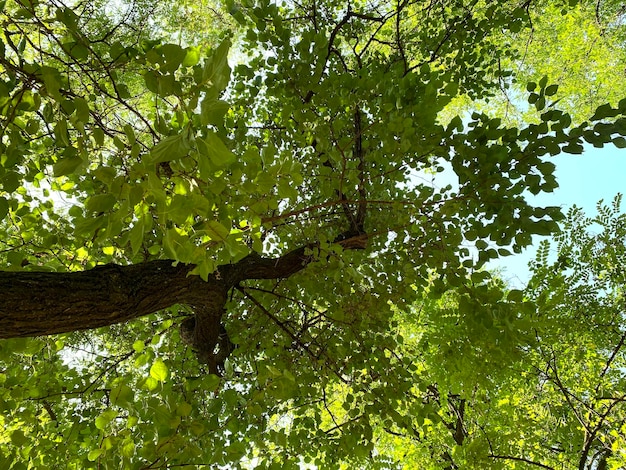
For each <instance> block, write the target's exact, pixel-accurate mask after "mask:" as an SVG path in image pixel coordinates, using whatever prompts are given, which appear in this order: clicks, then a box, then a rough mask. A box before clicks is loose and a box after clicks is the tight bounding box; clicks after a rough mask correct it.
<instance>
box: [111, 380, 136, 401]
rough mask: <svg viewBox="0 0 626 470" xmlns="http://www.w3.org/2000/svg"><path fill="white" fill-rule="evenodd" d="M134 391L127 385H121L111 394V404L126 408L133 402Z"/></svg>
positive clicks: (113, 389)
mask: <svg viewBox="0 0 626 470" xmlns="http://www.w3.org/2000/svg"><path fill="white" fill-rule="evenodd" d="M134 395H135V394H134V392H133V390H132V389H131V388H130V387H129V386H128V385H126V384H123V383H122V384H119V385H118V386H116V387H113V388H112V389H111V392H110V395H109V396H110V397H111V403H113V404H114V405H116V406H124V405H127V404H129V403H132V402H133V398H134Z"/></svg>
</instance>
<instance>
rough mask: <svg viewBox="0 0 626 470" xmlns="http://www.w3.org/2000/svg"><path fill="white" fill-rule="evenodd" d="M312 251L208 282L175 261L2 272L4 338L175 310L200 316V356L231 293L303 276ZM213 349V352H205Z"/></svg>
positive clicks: (247, 261) (196, 341)
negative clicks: (242, 286)
mask: <svg viewBox="0 0 626 470" xmlns="http://www.w3.org/2000/svg"><path fill="white" fill-rule="evenodd" d="M337 243H338V244H339V245H341V246H343V248H344V249H346V250H348V249H362V248H365V246H366V244H367V235H366V234H358V235H356V236H354V237H350V236H346V235H345V234H344V236H343V238H342V237H339V238H338V240H337ZM316 246H318V245H317V244H314V243H312V244H309V245H306V246H303V247H300V248H298V249H296V250H293V251H290V252H288V253H286V254H284V255H283V256H280V257H278V258H263V257H261V256H260V255H258V254H251V255H249V256H247V257H245V258H244V259H242V260H241V261H239V262H238V263H235V264H231V265H223V266H220V267H219V268H218V270H217V271H216V272H215V273H214V274H213V275H211V276H209V278H208V280H207V281H206V282H205V281H203V280H202V279H200V277H198V276H192V275H189V273H190V271H191V270H192V269H193V266H191V265H184V264H177V265H176V266H174V264H173V262H172V261H171V260H156V261H150V262H147V263H142V264H135V265H129V266H119V265H115V264H107V265H104V266H98V267H96V268H95V269H91V270H89V271H81V272H72V273H62V272H60V273H50V272H0V338H15V337H29V336H42V335H50V334H56V333H66V332H70V331H77V330H85V329H91V328H98V327H102V326H109V325H113V324H116V323H123V322H126V321H129V320H132V319H135V318H138V317H141V316H144V315H148V314H151V313H154V312H157V311H159V310H162V309H165V308H167V307H171V306H172V305H175V304H187V305H190V306H192V307H194V310H195V311H196V320H197V321H196V323H195V333H194V338H193V340H192V341H191V342H192V345H193V346H194V348H196V349H197V350H198V351H199V350H201V349H202V345H203V344H209V343H210V344H213V345H214V344H215V337H216V334H217V333H216V332H218V331H219V327H218V326H219V321H220V319H221V316H222V314H223V311H224V305H225V304H226V299H227V293H228V290H229V289H231V288H232V287H234V286H235V285H237V284H238V283H239V282H241V281H244V280H247V279H281V278H287V277H290V276H292V275H293V274H295V273H297V272H298V271H301V270H302V269H304V268H305V267H306V266H307V265H308V264H309V263H310V262H311V261H313V259H314V258H313V256H312V255H310V254H309V253H310V251H311V250H313V249H314V248H315V247H316ZM207 347H208V346H207Z"/></svg>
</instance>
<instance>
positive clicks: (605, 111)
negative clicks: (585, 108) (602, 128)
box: [590, 103, 619, 121]
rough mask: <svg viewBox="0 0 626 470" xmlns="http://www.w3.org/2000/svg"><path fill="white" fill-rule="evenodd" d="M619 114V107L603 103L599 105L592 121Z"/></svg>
mask: <svg viewBox="0 0 626 470" xmlns="http://www.w3.org/2000/svg"><path fill="white" fill-rule="evenodd" d="M618 114H619V110H618V109H613V107H612V106H611V104H610V103H606V104H603V105H602V106H598V109H596V112H595V114H594V115H593V116H592V117H591V119H590V120H591V121H599V120H601V119H606V118H610V117H615V116H617V115H618Z"/></svg>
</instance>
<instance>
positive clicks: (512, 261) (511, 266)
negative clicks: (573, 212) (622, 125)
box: [490, 145, 626, 287]
mask: <svg viewBox="0 0 626 470" xmlns="http://www.w3.org/2000/svg"><path fill="white" fill-rule="evenodd" d="M550 161H552V162H553V163H554V164H555V165H556V176H557V181H558V183H559V187H558V188H557V189H556V190H555V191H554V192H553V193H543V194H540V195H538V196H531V197H530V198H529V199H530V201H531V202H532V204H533V205H538V206H539V205H541V206H561V207H562V208H563V212H566V211H567V209H569V208H570V207H571V206H573V205H576V206H578V207H581V208H582V209H583V210H584V211H585V213H586V214H587V215H594V214H595V209H596V204H597V203H598V201H599V200H600V199H604V202H605V203H610V202H611V201H612V200H613V198H614V197H615V195H616V194H617V193H620V192H621V193H624V192H626V149H617V148H615V147H613V146H612V145H609V146H607V147H605V148H602V149H596V148H593V147H592V146H588V148H586V149H585V152H584V153H583V154H582V155H569V154H561V155H558V156H556V157H551V160H550ZM623 209H625V210H626V207H624V208H623ZM540 239H541V237H535V238H534V239H533V245H534V246H538V244H539V240H540ZM535 251H536V249H535V248H533V247H530V248H528V249H527V250H526V251H525V252H524V253H522V254H520V255H514V256H508V257H506V258H501V259H499V260H497V261H496V262H494V263H490V267H492V268H498V269H501V270H502V276H503V277H504V279H506V280H508V281H509V282H510V283H511V284H512V286H514V287H522V286H523V285H524V284H525V283H526V282H527V281H528V279H529V277H530V276H529V271H528V262H529V261H530V260H531V259H533V258H534V255H535Z"/></svg>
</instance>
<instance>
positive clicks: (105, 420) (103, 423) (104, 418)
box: [96, 409, 117, 430]
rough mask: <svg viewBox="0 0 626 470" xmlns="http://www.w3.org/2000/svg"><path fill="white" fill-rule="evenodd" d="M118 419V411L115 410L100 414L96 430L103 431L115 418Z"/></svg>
mask: <svg viewBox="0 0 626 470" xmlns="http://www.w3.org/2000/svg"><path fill="white" fill-rule="evenodd" d="M116 417H117V411H115V410H111V409H109V410H106V411H103V412H102V413H100V415H99V416H98V417H97V418H96V428H98V429H100V430H102V429H105V428H106V427H107V426H108V425H109V423H110V422H111V421H113V419H114V418H116Z"/></svg>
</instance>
